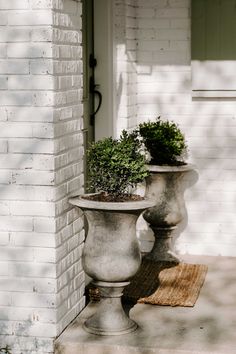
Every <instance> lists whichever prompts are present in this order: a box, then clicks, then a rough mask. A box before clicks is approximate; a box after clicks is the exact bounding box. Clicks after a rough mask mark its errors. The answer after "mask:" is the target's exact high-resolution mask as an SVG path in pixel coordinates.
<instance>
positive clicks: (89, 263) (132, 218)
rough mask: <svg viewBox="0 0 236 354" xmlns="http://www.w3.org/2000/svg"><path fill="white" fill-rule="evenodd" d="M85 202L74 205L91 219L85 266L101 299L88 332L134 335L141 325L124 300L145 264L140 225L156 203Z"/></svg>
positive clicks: (79, 200) (75, 200)
mask: <svg viewBox="0 0 236 354" xmlns="http://www.w3.org/2000/svg"><path fill="white" fill-rule="evenodd" d="M84 198H86V195H85V196H80V197H75V198H72V199H70V203H71V204H72V205H75V206H77V207H79V208H80V209H82V210H83V211H84V214H85V216H86V218H87V222H88V233H87V237H86V240H85V244H84V249H83V254H82V262H83V267H84V271H85V272H86V273H87V274H88V275H89V276H90V277H91V278H92V279H93V284H94V285H95V286H96V287H97V288H98V289H99V291H100V296H101V300H100V302H99V303H98V308H97V311H96V313H95V314H94V315H93V316H92V317H90V318H88V319H87V320H86V322H85V323H84V328H85V330H86V331H88V332H90V333H93V334H99V335H120V334H125V333H129V332H132V331H134V330H135V329H136V328H137V325H136V323H135V322H134V321H132V320H131V319H130V318H129V317H128V316H127V315H126V313H125V312H124V310H123V307H122V304H121V296H122V292H123V289H124V287H125V286H127V285H128V284H129V280H130V278H131V277H133V276H134V275H135V274H136V272H137V271H138V269H139V267H140V264H141V253H140V248H139V244H138V240H137V237H136V221H137V219H138V217H139V215H140V214H141V213H142V212H143V211H144V210H145V209H147V208H149V207H152V206H154V205H155V202H153V201H148V200H140V201H130V202H117V203H116V202H100V201H94V200H88V199H84Z"/></svg>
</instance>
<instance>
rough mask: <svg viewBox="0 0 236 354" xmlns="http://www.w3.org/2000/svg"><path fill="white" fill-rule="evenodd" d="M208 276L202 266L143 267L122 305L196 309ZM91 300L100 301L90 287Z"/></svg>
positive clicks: (149, 263)
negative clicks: (124, 303)
mask: <svg viewBox="0 0 236 354" xmlns="http://www.w3.org/2000/svg"><path fill="white" fill-rule="evenodd" d="M206 273H207V266H205V265H202V264H187V263H180V264H177V265H176V263H171V262H152V261H147V260H143V261H142V265H141V267H140V269H139V271H138V273H137V274H136V275H135V277H134V278H133V279H132V280H131V283H130V284H129V285H128V286H127V287H126V288H125V290H124V295H123V299H122V300H123V302H126V303H127V302H128V303H133V304H135V303H137V302H138V303H145V304H152V305H166V306H189V307H191V306H194V304H195V302H196V300H197V298H198V295H199V293H200V290H201V287H202V285H203V283H204V280H205V277H206ZM87 293H88V294H89V297H90V300H93V301H98V300H99V298H100V294H99V290H98V289H96V288H94V287H93V286H92V285H91V286H89V287H88V288H87Z"/></svg>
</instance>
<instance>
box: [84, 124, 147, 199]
mask: <svg viewBox="0 0 236 354" xmlns="http://www.w3.org/2000/svg"><path fill="white" fill-rule="evenodd" d="M88 171H89V184H90V188H92V189H95V190H96V191H102V192H105V193H107V194H109V195H111V196H112V198H113V199H114V200H115V199H117V197H118V196H122V195H125V194H129V189H130V188H131V187H135V186H136V185H137V183H139V182H142V181H143V180H144V178H145V177H146V176H147V175H148V172H147V169H146V167H145V157H144V155H143V154H142V152H141V142H140V140H139V139H138V136H137V132H133V133H131V134H128V133H127V131H125V130H123V132H122V134H121V136H120V139H112V138H111V137H110V138H104V139H102V140H100V141H98V142H96V143H93V144H92V145H91V147H90V149H89V150H88Z"/></svg>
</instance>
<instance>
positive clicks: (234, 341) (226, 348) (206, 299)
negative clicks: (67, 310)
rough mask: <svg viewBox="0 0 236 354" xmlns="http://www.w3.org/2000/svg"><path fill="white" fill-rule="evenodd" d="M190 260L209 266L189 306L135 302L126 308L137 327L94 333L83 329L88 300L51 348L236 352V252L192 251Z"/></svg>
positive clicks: (107, 352)
mask: <svg viewBox="0 0 236 354" xmlns="http://www.w3.org/2000/svg"><path fill="white" fill-rule="evenodd" d="M186 260H188V259H186ZM191 262H192V263H193V262H195V263H197V262H199V263H202V264H208V267H209V268H208V274H207V277H206V281H205V283H204V285H203V288H202V290H201V293H200V296H199V298H198V300H197V302H196V304H195V306H194V307H188V308H187V307H169V306H155V305H154V306H153V305H146V304H137V305H135V306H134V307H132V308H131V309H130V308H128V307H127V309H126V310H127V312H129V315H130V317H131V318H132V319H133V320H134V321H135V322H136V323H137V324H138V326H139V327H138V329H137V330H136V331H134V332H132V333H129V334H125V335H122V336H97V335H93V334H89V333H87V332H86V331H85V330H84V329H83V322H84V321H85V320H86V319H87V318H88V317H90V316H91V315H92V314H93V313H94V311H95V310H96V306H97V305H96V303H90V304H89V305H88V306H87V307H86V308H85V309H84V310H83V311H82V313H81V314H80V315H79V316H78V318H77V319H76V320H75V321H74V322H73V323H72V324H71V325H70V326H69V327H68V328H67V329H66V330H65V331H64V333H62V334H61V336H60V337H59V338H58V339H57V340H56V342H55V344H56V351H55V354H236V331H235V326H236V319H235V308H236V297H235V285H234V284H235V283H236V272H235V269H236V258H226V257H222V258H221V257H191Z"/></svg>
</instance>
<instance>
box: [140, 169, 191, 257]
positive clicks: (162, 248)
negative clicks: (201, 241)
mask: <svg viewBox="0 0 236 354" xmlns="http://www.w3.org/2000/svg"><path fill="white" fill-rule="evenodd" d="M148 169H149V171H150V175H149V176H148V177H147V179H146V193H145V196H146V198H152V199H155V201H156V205H155V206H154V207H152V208H150V209H148V210H146V211H145V213H144V214H143V217H144V219H145V220H146V221H147V222H148V224H149V226H150V228H151V229H152V231H153V232H154V237H155V242H154V246H153V248H152V250H151V252H150V253H149V254H148V255H147V256H146V258H147V259H151V260H154V261H171V262H176V263H179V262H180V258H179V257H178V256H177V255H176V254H175V252H174V244H173V231H174V230H175V229H176V227H177V225H178V224H179V223H180V222H181V221H182V220H183V218H184V216H185V202H184V190H185V186H184V185H183V183H182V181H183V177H184V175H185V174H186V173H187V172H189V171H192V170H193V169H194V166H193V165H190V164H187V165H183V166H158V165H149V166H148Z"/></svg>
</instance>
